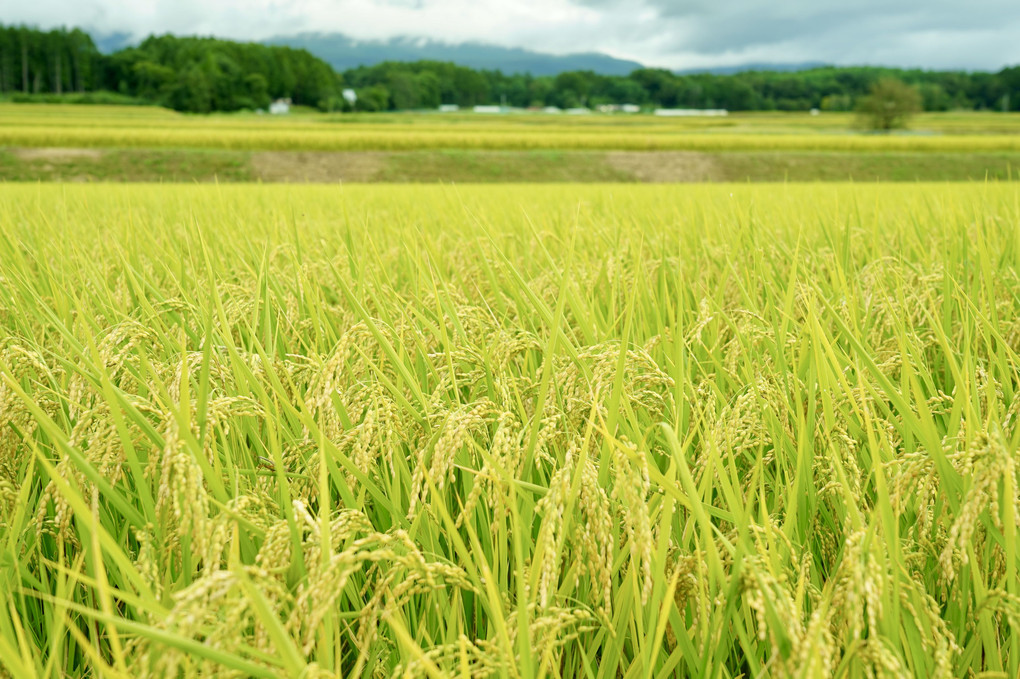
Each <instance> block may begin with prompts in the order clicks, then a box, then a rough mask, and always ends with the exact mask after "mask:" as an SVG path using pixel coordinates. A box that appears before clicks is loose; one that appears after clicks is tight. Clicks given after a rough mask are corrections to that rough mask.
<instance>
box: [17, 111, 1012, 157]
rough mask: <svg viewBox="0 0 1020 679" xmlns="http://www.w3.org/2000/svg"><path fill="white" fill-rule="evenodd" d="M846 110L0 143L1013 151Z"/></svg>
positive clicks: (272, 125)
mask: <svg viewBox="0 0 1020 679" xmlns="http://www.w3.org/2000/svg"><path fill="white" fill-rule="evenodd" d="M853 123H854V120H853V116H852V115H850V114H845V113H826V114H824V115H820V116H810V115H808V114H807V113H806V112H805V113H787V114H752V113H746V114H734V115H731V116H727V117H718V118H657V117H654V116H651V115H640V116H605V115H589V116H568V115H542V114H518V115H506V116H502V115H495V116H485V115H471V114H458V115H450V116H445V115H439V114H434V113H424V114H422V113H404V114H384V115H362V114H358V115H339V114H337V115H322V114H303V115H294V116H279V117H278V116H267V115H261V116H259V115H254V114H227V115H213V116H189V115H181V114H177V113H174V112H172V111H167V110H165V109H159V108H149V107H116V106H67V105H64V106H62V105H32V104H0V146H10V147H75V148H207V149H225V150H269V151H272V150H279V151H413V150H427V149H479V150H621V151H706V152H714V151H839V152H861V151H864V152H917V153H925V152H944V153H967V152H975V153H976V152H1001V151H1020V134H1018V133H1020V115H1016V114H994V113H992V114H989V113H971V114H927V115H923V116H919V117H918V119H917V121H916V123H915V125H914V130H913V131H912V132H911V133H907V134H894V135H873V134H864V133H861V132H860V131H854V130H853Z"/></svg>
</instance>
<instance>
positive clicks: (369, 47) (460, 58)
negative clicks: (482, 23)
mask: <svg viewBox="0 0 1020 679" xmlns="http://www.w3.org/2000/svg"><path fill="white" fill-rule="evenodd" d="M261 42H262V43H264V44H267V45H286V46H289V47H299V48H304V49H307V50H308V51H309V52H311V53H312V54H314V55H316V56H318V57H319V58H320V59H322V60H323V61H326V62H327V63H329V64H330V65H331V66H333V68H334V69H336V70H337V71H346V70H348V69H351V68H356V67H358V66H372V65H374V64H378V63H381V62H383V61H422V60H428V61H451V62H454V63H456V64H459V65H461V66H468V67H470V68H474V69H483V70H490V71H494V70H501V71H503V72H504V73H531V74H532V75H535V76H542V75H558V74H559V73H564V72H566V71H595V72H596V73H600V74H602V75H627V74H629V73H630V72H631V71H634V70H635V69H638V68H644V65H643V64H641V63H639V62H637V61H630V60H627V59H617V58H616V57H612V56H609V55H608V54H604V53H602V52H579V53H573V54H551V53H547V52H539V51H535V50H528V49H524V48H521V47H503V46H500V45H493V44H489V43H483V42H463V43H445V42H441V41H437V40H431V39H427V38H416V37H411V36H398V37H395V38H390V39H387V40H357V39H354V38H351V37H349V36H347V35H344V34H343V33H309V32H305V33H297V34H294V35H282V36H274V37H272V38H268V39H266V40H263V41H261Z"/></svg>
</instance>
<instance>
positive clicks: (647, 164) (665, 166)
mask: <svg viewBox="0 0 1020 679" xmlns="http://www.w3.org/2000/svg"><path fill="white" fill-rule="evenodd" d="M606 162H607V163H609V165H610V166H611V167H612V168H613V169H616V170H619V171H621V172H626V173H629V174H631V175H633V176H634V179H636V180H637V181H639V182H653V183H661V182H710V181H718V180H719V179H720V177H721V175H722V171H721V167H720V166H719V161H718V160H717V159H716V158H715V157H714V156H711V155H709V154H707V153H696V152H693V151H658V152H654V153H649V152H641V151H610V152H609V153H607V154H606Z"/></svg>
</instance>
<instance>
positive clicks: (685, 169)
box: [0, 148, 1020, 184]
mask: <svg viewBox="0 0 1020 679" xmlns="http://www.w3.org/2000/svg"><path fill="white" fill-rule="evenodd" d="M1018 177H1020V152H1002V153H951V154H950V153H845V152H843V153H837V152H824V151H819V152H775V151H765V152H741V151H727V152H716V153H698V152H692V151H456V150H454V151H399V152H386V151H211V150H189V149H60V148H21V149H6V150H4V149H0V181H13V182H17V181H33V182H34V181H64V182H139V181H147V182H251V181H259V182H266V183H274V182H284V183H326V184H330V183H337V182H345V183H369V182H390V183H433V182H443V183H513V182H543V183H546V182H725V181H730V182H744V181H753V182H782V181H802V182H803V181H866V182H874V181H911V182H915V181H983V180H995V181H1000V180H1013V179H1017V178H1018Z"/></svg>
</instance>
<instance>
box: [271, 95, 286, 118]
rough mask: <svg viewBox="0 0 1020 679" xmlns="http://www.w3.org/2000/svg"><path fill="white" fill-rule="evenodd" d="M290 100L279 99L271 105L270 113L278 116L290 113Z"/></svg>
mask: <svg viewBox="0 0 1020 679" xmlns="http://www.w3.org/2000/svg"><path fill="white" fill-rule="evenodd" d="M290 103H291V102H290V99H289V98H287V99H277V100H276V101H274V102H273V103H271V104H270V105H269V112H270V113H272V114H273V115H276V116H281V115H287V114H288V113H290Z"/></svg>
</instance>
